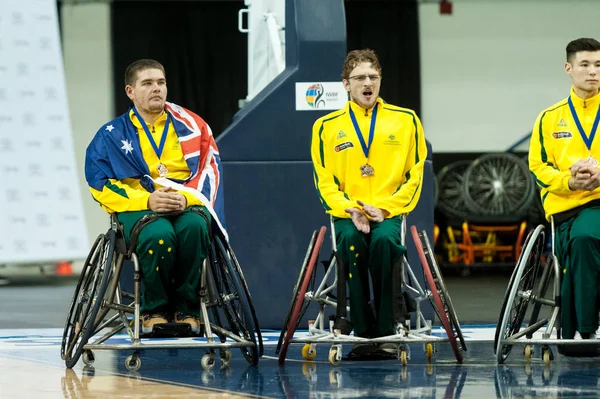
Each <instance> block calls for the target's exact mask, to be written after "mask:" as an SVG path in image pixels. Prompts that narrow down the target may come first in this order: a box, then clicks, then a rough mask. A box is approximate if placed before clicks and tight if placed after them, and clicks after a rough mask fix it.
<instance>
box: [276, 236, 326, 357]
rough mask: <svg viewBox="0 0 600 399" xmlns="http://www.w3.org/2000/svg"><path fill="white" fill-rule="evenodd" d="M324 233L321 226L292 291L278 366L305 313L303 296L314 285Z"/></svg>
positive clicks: (281, 339)
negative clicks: (291, 304)
mask: <svg viewBox="0 0 600 399" xmlns="http://www.w3.org/2000/svg"><path fill="white" fill-rule="evenodd" d="M326 231H327V228H326V227H325V226H322V227H321V228H320V229H319V234H318V235H317V238H316V240H315V241H314V246H313V247H312V249H311V247H310V246H309V252H310V259H309V261H308V264H307V265H306V271H305V272H304V273H301V274H304V277H303V278H302V284H301V285H300V289H299V290H298V292H297V293H296V291H294V297H293V298H292V301H294V302H295V303H294V306H293V309H292V312H291V313H290V314H289V317H286V320H289V321H288V323H287V324H286V325H284V326H283V329H282V330H283V331H285V335H283V336H282V337H280V339H279V341H280V344H279V343H278V346H279V347H280V350H279V364H283V363H284V362H285V356H286V355H287V350H288V347H289V345H290V341H291V339H292V337H293V336H294V332H295V331H296V328H297V327H298V323H299V322H300V319H302V316H303V315H304V312H306V310H307V309H308V305H309V303H305V300H304V295H305V294H306V291H307V289H308V287H309V285H312V284H314V280H315V276H316V266H317V262H318V260H319V253H320V252H321V246H322V245H323V240H324V239H325V232H326ZM312 243H313V241H312V240H311V244H312Z"/></svg>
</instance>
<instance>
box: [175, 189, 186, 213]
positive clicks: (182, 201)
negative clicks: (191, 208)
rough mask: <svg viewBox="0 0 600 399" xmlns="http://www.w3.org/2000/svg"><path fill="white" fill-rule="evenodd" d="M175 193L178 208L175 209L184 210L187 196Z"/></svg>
mask: <svg viewBox="0 0 600 399" xmlns="http://www.w3.org/2000/svg"><path fill="white" fill-rule="evenodd" d="M177 195H178V196H179V209H177V210H178V211H185V208H187V198H186V196H185V195H183V194H180V193H177Z"/></svg>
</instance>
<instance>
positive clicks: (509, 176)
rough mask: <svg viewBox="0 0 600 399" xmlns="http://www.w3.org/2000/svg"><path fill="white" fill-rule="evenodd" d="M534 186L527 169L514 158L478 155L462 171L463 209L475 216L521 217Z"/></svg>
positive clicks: (529, 203)
mask: <svg viewBox="0 0 600 399" xmlns="http://www.w3.org/2000/svg"><path fill="white" fill-rule="evenodd" d="M534 184H535V183H534V181H533V179H532V178H531V172H530V171H529V167H528V165H527V164H526V163H525V162H523V160H521V159H520V158H519V157H517V156H516V155H514V154H510V153H500V154H486V155H482V156H480V157H479V158H477V159H476V160H474V161H473V162H472V163H471V165H470V166H469V167H468V168H467V170H466V171H465V174H464V191H465V200H466V202H465V205H466V206H467V209H469V210H470V212H471V213H472V214H476V215H485V216H496V217H510V218H511V217H514V216H518V217H521V216H523V215H524V214H526V213H527V211H528V209H529V206H530V205H531V202H532V200H533V197H534V190H535V187H534Z"/></svg>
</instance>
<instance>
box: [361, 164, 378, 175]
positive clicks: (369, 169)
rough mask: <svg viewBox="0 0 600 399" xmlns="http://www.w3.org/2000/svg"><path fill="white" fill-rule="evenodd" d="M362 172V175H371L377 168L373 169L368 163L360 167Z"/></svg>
mask: <svg viewBox="0 0 600 399" xmlns="http://www.w3.org/2000/svg"><path fill="white" fill-rule="evenodd" d="M360 173H361V176H362V177H370V176H373V175H374V174H375V169H373V167H372V166H371V165H369V164H368V163H366V164H364V165H362V166H361V167H360Z"/></svg>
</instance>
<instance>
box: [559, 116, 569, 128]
mask: <svg viewBox="0 0 600 399" xmlns="http://www.w3.org/2000/svg"><path fill="white" fill-rule="evenodd" d="M558 127H567V122H565V120H564V119H563V118H560V121H559V122H558Z"/></svg>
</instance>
